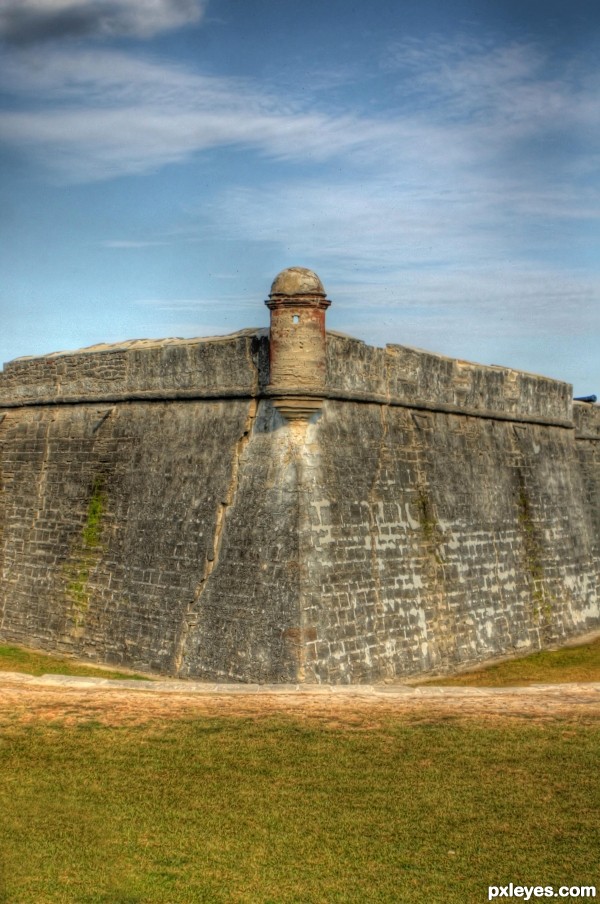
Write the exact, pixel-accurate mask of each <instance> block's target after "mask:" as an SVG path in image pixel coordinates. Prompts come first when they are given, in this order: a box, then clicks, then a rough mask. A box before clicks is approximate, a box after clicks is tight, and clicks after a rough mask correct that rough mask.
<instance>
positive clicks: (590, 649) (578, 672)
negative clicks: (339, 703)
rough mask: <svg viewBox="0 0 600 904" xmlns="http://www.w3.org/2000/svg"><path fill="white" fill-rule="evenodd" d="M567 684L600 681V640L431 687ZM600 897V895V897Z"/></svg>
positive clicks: (437, 680)
mask: <svg viewBox="0 0 600 904" xmlns="http://www.w3.org/2000/svg"><path fill="white" fill-rule="evenodd" d="M565 681H600V638H598V639H597V640H594V641H593V642H591V643H586V644H582V645H581V646H579V647H565V648H564V649H562V650H552V651H548V652H541V653H532V654H531V655H530V656H524V657H522V658H520V659H509V660H507V661H506V662H500V663H498V665H492V666H488V667H487V668H485V669H477V671H473V672H466V673H464V674H463V675H455V676H454V677H453V678H435V679H431V680H428V681H427V682H423V683H427V684H436V685H448V686H451V685H454V686H464V687H507V686H510V685H522V686H523V685H527V684H560V683H562V682H565ZM599 894H600V893H599Z"/></svg>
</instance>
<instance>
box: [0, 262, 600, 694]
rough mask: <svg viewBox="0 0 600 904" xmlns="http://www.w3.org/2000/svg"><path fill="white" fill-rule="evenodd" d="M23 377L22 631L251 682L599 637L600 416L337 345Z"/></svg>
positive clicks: (250, 348)
mask: <svg viewBox="0 0 600 904" xmlns="http://www.w3.org/2000/svg"><path fill="white" fill-rule="evenodd" d="M267 304H268V306H269V308H270V311H271V330H270V331H268V330H244V331H242V332H239V333H235V334H233V335H231V336H224V337H218V338H212V339H185V340H184V339H167V340H161V341H149V340H140V341H132V342H126V343H122V344H119V345H100V346H94V347H92V348H89V349H83V350H80V351H77V352H68V353H67V352H65V353H57V354H52V355H46V356H44V357H36V358H21V359H17V360H15V361H12V362H10V363H8V364H7V365H5V368H4V371H3V372H2V373H1V374H0V563H1V566H2V585H1V587H0V593H1V596H0V637H2V638H3V639H5V640H10V641H13V642H20V643H24V644H29V645H34V646H39V647H41V648H43V649H47V650H54V651H59V652H63V653H71V654H75V655H78V656H82V657H85V658H89V659H91V660H96V661H100V662H105V663H115V664H117V663H118V664H123V665H127V666H129V667H132V668H137V669H142V670H147V671H155V672H160V673H168V674H177V675H180V676H186V677H187V676H198V677H205V678H211V679H214V678H218V679H221V680H231V681H266V682H278V681H292V682H296V681H306V682H320V681H323V682H332V683H340V682H344V683H347V682H372V681H378V680H384V679H392V678H393V679H399V678H402V677H409V676H411V675H414V674H418V673H431V672H450V671H454V670H456V669H457V668H460V667H463V666H466V665H469V664H474V663H477V662H480V661H482V660H486V659H489V658H492V657H494V656H496V655H503V654H507V653H511V652H518V651H526V650H533V649H539V648H542V647H545V646H548V645H550V644H557V643H561V642H563V641H564V640H566V639H567V638H569V637H573V636H576V635H577V634H581V633H584V632H586V631H589V630H592V629H594V628H597V627H600V609H599V600H598V583H599V572H600V539H599V538H600V407H599V406H597V405H590V404H585V403H578V402H575V403H574V402H573V401H572V392H571V387H570V385H568V384H566V383H562V382H559V381H556V380H552V379H548V378H545V377H540V376H536V375H532V374H526V373H523V372H519V371H514V370H511V369H509V368H503V367H486V366H482V365H477V364H471V363H468V362H464V361H458V360H455V359H451V358H447V357H443V356H440V355H435V354H431V353H429V352H425V351H421V350H418V349H412V348H407V347H403V346H399V345H388V346H386V348H374V347H371V346H368V345H366V344H365V343H363V342H361V341H359V340H357V339H353V338H350V337H347V336H344V335H342V334H339V333H333V332H325V315H326V309H327V307H328V306H329V301H328V299H327V298H326V295H325V291H324V290H323V287H322V285H321V283H320V281H319V280H318V277H316V276H315V274H312V273H311V272H310V271H306V270H302V269H300V268H292V270H290V271H284V273H283V274H280V275H279V277H277V279H276V280H275V282H274V284H273V287H272V292H271V295H270V297H269V299H268V302H267Z"/></svg>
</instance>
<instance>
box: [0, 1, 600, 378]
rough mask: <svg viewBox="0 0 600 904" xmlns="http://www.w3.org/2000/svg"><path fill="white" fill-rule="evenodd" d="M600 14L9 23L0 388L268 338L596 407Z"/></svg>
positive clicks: (473, 4) (528, 6) (242, 4)
mask: <svg viewBox="0 0 600 904" xmlns="http://www.w3.org/2000/svg"><path fill="white" fill-rule="evenodd" d="M599 58H600V6H599V5H598V4H597V3H595V2H593V0H569V2H568V3H567V2H565V0H560V2H558V0H543V2H541V0H526V2H523V0H518V2H517V0H327V2H324V0H0V272H1V279H0V317H1V324H2V326H1V329H0V361H8V360H11V359H12V358H15V357H18V356H21V355H32V354H33V355H37V354H44V353H47V352H52V351H57V350H62V349H69V348H79V347H82V346H86V345H90V344H93V343H97V342H118V341H122V340H126V339H134V338H160V337H169V336H182V337H192V336H210V335H222V334H226V333H229V332H233V331H235V330H237V329H242V328H245V327H252V326H258V327H264V326H267V325H268V310H267V308H266V307H265V306H264V304H263V301H264V299H265V298H267V295H268V292H269V288H270V284H271V281H272V280H273V278H274V277H275V275H276V274H277V273H278V272H279V271H280V270H282V269H283V268H285V267H289V266H303V267H309V268H311V269H313V270H315V271H316V272H317V273H318V274H319V276H320V277H321V280H322V282H323V284H324V286H325V289H326V291H327V294H328V297H329V298H330V299H331V301H332V306H331V308H330V309H329V311H328V314H327V323H328V327H329V328H330V329H335V330H340V331H342V332H345V333H349V334H351V335H354V336H357V337H359V338H361V339H364V340H365V341H367V342H369V343H371V344H374V345H385V344H386V343H395V344H400V345H408V346H416V347H420V348H426V349H428V350H430V351H434V352H439V353H441V354H445V355H449V356H451V357H456V358H462V359H466V360H471V361H477V362H480V363H484V364H501V365H506V366H509V367H514V368H518V369H522V370H527V371H532V372H535V373H541V374H545V375H547V376H551V377H555V378H556V379H560V380H566V381H567V382H570V383H572V384H573V385H574V390H575V394H578V395H586V394H589V393H594V392H595V393H597V394H598V395H599V396H600V354H599V353H598V351H599V347H600V242H599V239H600V227H599V219H598V214H599V212H600V184H599V178H598V176H599V173H600V68H599V67H598V59H599Z"/></svg>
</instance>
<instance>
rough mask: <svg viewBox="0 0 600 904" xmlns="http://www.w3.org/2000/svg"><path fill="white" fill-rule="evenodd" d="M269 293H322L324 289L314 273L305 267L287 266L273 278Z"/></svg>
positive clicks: (290, 294) (323, 293)
mask: <svg viewBox="0 0 600 904" xmlns="http://www.w3.org/2000/svg"><path fill="white" fill-rule="evenodd" d="M271 295H287V296H292V295H322V296H323V298H324V297H325V289H324V288H323V284H322V282H321V280H320V279H319V277H318V276H317V274H316V273H314V272H313V271H312V270H307V269H306V267H288V268H287V270H282V271H281V273H278V274H277V276H276V277H275V279H274V280H273V285H272V286H271Z"/></svg>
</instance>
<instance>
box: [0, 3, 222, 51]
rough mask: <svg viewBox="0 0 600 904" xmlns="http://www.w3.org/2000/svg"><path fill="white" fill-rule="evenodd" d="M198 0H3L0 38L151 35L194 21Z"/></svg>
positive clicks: (22, 41) (28, 40) (15, 40)
mask: <svg viewBox="0 0 600 904" xmlns="http://www.w3.org/2000/svg"><path fill="white" fill-rule="evenodd" d="M203 8H204V3H203V2H202V0H144V2H143V3H142V2H140V0H4V2H3V3H2V6H1V7H0V38H3V39H4V40H5V41H7V42H8V43H12V44H17V45H28V44H38V43H40V42H44V41H49V40H57V39H64V38H81V37H87V38H89V37H92V38H94V37H99V38H115V37H135V38H150V37H153V36H154V35H155V34H157V33H158V32H161V31H166V30H169V29H172V28H180V27H181V26H183V25H189V24H191V23H193V22H198V21H199V20H200V18H201V16H202V13H203Z"/></svg>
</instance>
